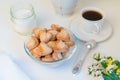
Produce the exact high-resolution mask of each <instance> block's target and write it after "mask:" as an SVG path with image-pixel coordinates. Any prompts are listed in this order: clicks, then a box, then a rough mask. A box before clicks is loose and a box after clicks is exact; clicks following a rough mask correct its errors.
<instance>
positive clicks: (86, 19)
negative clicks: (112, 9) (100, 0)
mask: <svg viewBox="0 0 120 80" xmlns="http://www.w3.org/2000/svg"><path fill="white" fill-rule="evenodd" d="M80 17H81V23H82V24H83V26H82V27H83V28H82V29H83V30H84V31H85V32H87V33H100V32H101V30H102V28H103V22H104V18H105V14H104V13H103V11H102V10H101V9H99V8H95V7H86V8H83V9H81V11H80Z"/></svg>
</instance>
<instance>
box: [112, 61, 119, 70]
mask: <svg viewBox="0 0 120 80" xmlns="http://www.w3.org/2000/svg"><path fill="white" fill-rule="evenodd" d="M113 64H116V65H117V66H118V67H119V68H120V62H119V61H118V60H115V61H113Z"/></svg>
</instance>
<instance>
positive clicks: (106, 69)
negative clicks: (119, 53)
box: [88, 53, 120, 80]
mask: <svg viewBox="0 0 120 80" xmlns="http://www.w3.org/2000/svg"><path fill="white" fill-rule="evenodd" d="M93 59H94V60H95V61H96V63H93V64H92V65H91V66H90V67H88V72H89V75H92V76H94V77H99V76H102V77H103V79H104V80H120V61H118V60H113V58H112V57H111V56H108V57H106V56H101V55H100V53H98V54H94V56H93Z"/></svg>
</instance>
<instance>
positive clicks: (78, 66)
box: [72, 40, 96, 75]
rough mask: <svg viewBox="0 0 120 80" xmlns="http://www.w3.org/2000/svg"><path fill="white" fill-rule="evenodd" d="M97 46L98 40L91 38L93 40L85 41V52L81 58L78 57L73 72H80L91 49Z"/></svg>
mask: <svg viewBox="0 0 120 80" xmlns="http://www.w3.org/2000/svg"><path fill="white" fill-rule="evenodd" d="M95 46H96V42H95V41H94V40H91V41H88V42H87V43H85V45H84V47H83V48H84V49H83V50H85V53H84V54H83V55H82V56H81V57H80V58H78V61H77V63H76V64H75V66H74V67H73V69H72V73H73V74H75V75H76V74H78V73H79V72H80V70H81V67H82V65H83V62H84V60H85V59H86V57H87V55H88V53H89V51H90V50H91V49H92V48H93V47H95Z"/></svg>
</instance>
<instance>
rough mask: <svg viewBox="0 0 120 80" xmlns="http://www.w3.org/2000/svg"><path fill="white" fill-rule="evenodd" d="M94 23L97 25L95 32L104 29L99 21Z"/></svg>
mask: <svg viewBox="0 0 120 80" xmlns="http://www.w3.org/2000/svg"><path fill="white" fill-rule="evenodd" d="M94 25H95V27H96V31H94V32H93V33H99V32H100V31H101V29H102V25H101V24H98V23H95V24H94Z"/></svg>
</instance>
